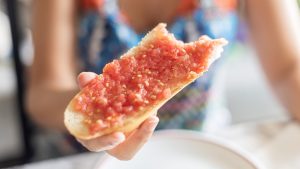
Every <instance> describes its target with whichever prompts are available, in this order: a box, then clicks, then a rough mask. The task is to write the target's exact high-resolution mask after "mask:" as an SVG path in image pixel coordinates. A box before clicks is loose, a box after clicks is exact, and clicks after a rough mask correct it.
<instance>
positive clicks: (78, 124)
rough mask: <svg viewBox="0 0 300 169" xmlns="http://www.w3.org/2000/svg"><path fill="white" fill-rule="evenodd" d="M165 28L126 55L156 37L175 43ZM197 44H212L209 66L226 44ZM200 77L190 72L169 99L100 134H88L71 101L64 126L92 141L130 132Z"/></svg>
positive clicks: (218, 40) (80, 116)
mask: <svg viewBox="0 0 300 169" xmlns="http://www.w3.org/2000/svg"><path fill="white" fill-rule="evenodd" d="M165 27H166V24H162V23H161V24H159V25H158V26H156V27H155V28H154V29H153V30H152V31H150V32H149V33H148V34H147V35H146V36H145V37H144V38H143V40H142V41H141V42H140V44H139V45H138V46H136V47H134V48H132V49H130V50H129V51H128V52H127V54H130V56H132V57H134V56H135V53H137V52H138V50H139V48H140V47H143V46H148V45H147V44H148V43H149V42H151V41H152V40H155V39H156V38H157V37H160V36H166V35H167V36H168V38H170V39H171V40H172V41H173V40H175V41H176V39H175V37H174V36H173V35H172V34H170V33H168V31H167V30H166V29H165ZM198 42H201V43H207V42H209V43H214V48H213V50H212V51H211V53H210V56H209V59H210V61H209V64H211V63H212V62H213V61H214V60H215V59H217V58H218V57H219V56H220V54H221V52H222V51H223V48H222V47H223V46H224V45H225V44H226V43H227V41H226V40H224V39H217V40H211V39H210V38H208V37H206V36H202V37H201V38H199V40H198ZM178 43H182V42H180V41H178ZM192 43H193V42H192ZM123 56H125V57H126V56H128V55H123ZM207 67H208V66H207ZM201 75H202V74H196V73H195V72H190V74H189V77H190V78H189V79H188V80H186V81H181V82H178V84H177V86H172V87H171V86H170V87H171V93H172V94H171V97H169V98H168V99H165V100H162V101H160V102H159V103H157V104H155V105H150V106H147V107H144V108H143V109H142V110H140V112H139V113H135V114H136V116H134V117H128V118H126V120H125V121H124V125H123V126H121V127H117V128H106V129H103V130H102V131H101V132H97V133H95V134H93V135H91V133H90V132H89V129H88V126H86V125H85V123H83V120H84V118H85V117H84V116H83V115H82V113H78V112H73V111H72V108H71V103H72V101H71V102H70V104H69V105H68V107H67V109H66V110H65V114H64V122H65V125H66V127H67V129H68V130H69V132H70V133H71V134H72V135H74V136H75V137H77V138H80V139H92V138H95V137H99V136H102V135H106V134H109V133H112V132H116V131H120V132H130V131H132V130H134V129H135V128H137V127H138V126H139V125H140V124H141V123H142V122H143V121H144V120H145V119H147V118H148V117H149V116H150V115H152V114H154V113H155V112H156V111H157V110H158V109H159V108H160V107H161V106H162V105H163V104H165V103H166V102H167V101H168V100H169V99H170V98H172V97H173V96H174V95H176V94H177V93H178V92H179V91H180V90H182V89H183V88H184V87H185V86H187V85H188V84H190V83H191V82H193V81H194V80H195V79H197V78H198V77H200V76H201ZM79 94H80V93H79Z"/></svg>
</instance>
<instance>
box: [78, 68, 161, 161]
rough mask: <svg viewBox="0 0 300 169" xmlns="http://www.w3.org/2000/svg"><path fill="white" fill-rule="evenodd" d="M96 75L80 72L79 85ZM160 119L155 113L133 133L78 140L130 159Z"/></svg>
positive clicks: (96, 149) (87, 145) (87, 146)
mask: <svg viewBox="0 0 300 169" xmlns="http://www.w3.org/2000/svg"><path fill="white" fill-rule="evenodd" d="M96 76H97V74H95V73H91V72H82V73H80V74H79V75H78V83H79V87H80V88H83V87H84V86H85V85H87V84H88V83H89V82H90V81H91V80H92V79H94V78H95V77H96ZM158 121H159V119H158V117H157V116H156V114H155V115H153V116H151V117H149V118H148V119H146V120H145V121H144V122H143V123H142V124H141V125H140V126H139V127H138V128H137V129H136V130H134V131H132V132H131V133H122V132H116V133H112V134H108V135H105V136H101V137H98V138H94V139H90V140H82V139H77V140H78V141H79V142H80V143H81V144H82V145H83V146H84V147H86V148H87V149H88V150H90V151H94V152H99V151H106V152H107V153H109V154H110V155H112V156H114V157H116V158H118V159H119V160H130V159H132V158H133V156H134V155H135V154H136V153H137V151H138V150H139V149H140V148H141V147H142V146H143V145H144V144H145V143H146V142H147V140H148V139H149V138H150V137H151V136H152V134H153V131H154V129H155V127H156V126H157V124H158Z"/></svg>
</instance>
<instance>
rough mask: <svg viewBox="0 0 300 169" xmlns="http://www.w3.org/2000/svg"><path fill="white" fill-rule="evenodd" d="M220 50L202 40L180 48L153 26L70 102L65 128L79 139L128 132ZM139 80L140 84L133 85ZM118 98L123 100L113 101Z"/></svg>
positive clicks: (180, 44) (218, 45)
mask: <svg viewBox="0 0 300 169" xmlns="http://www.w3.org/2000/svg"><path fill="white" fill-rule="evenodd" d="M226 44H227V41H226V40H225V39H222V38H221V39H215V40H212V39H210V38H209V37H207V36H202V37H200V38H199V39H198V40H197V41H195V42H191V43H186V44H184V43H183V42H182V41H178V40H176V39H175V37H174V36H173V34H170V33H168V31H167V30H166V24H163V23H160V24H158V25H157V26H156V27H155V28H154V29H153V30H152V31H150V32H149V33H148V34H147V35H146V36H145V37H144V38H143V39H142V41H141V42H140V43H139V44H138V45H137V46H136V47H133V48H132V49H130V50H129V51H128V52H127V53H125V54H123V55H122V56H121V57H120V59H118V60H114V61H113V62H111V63H108V64H107V65H106V66H105V67H104V69H103V73H102V74H101V75H99V76H98V77H97V78H96V79H94V80H93V81H92V82H90V83H89V84H88V85H87V87H85V88H84V89H82V91H81V92H79V93H78V94H77V95H76V96H75V97H74V98H73V99H72V100H71V102H70V103H69V105H68V106H67V108H66V110H65V113H64V123H65V126H66V127H67V129H68V130H69V132H70V133H71V134H72V135H74V136H75V137H77V138H80V139H92V138H95V137H99V136H102V135H106V134H109V133H112V132H116V131H120V132H130V131H132V130H134V129H135V128H137V127H138V126H139V125H140V124H141V123H142V122H143V121H144V120H145V119H147V118H148V117H149V116H151V115H152V114H153V113H155V112H156V111H157V110H158V109H159V108H160V107H161V106H162V105H163V104H165V103H166V102H167V101H168V100H169V99H171V98H172V97H173V96H174V95H176V94H177V93H178V92H180V90H182V89H183V88H184V87H185V86H187V85H188V84H190V83H191V82H193V81H194V80H196V79H197V78H198V77H200V76H201V75H202V74H203V73H204V72H205V71H207V70H208V68H209V66H210V65H211V64H212V63H213V61H215V60H216V59H217V58H219V57H220V54H221V52H222V51H223V46H224V45H226ZM132 61H134V64H133V62H132ZM137 72H138V73H137ZM139 73H140V74H139ZM139 77H141V78H143V79H140V80H139V81H135V79H138V78H139ZM120 79H121V80H120ZM124 79H125V80H124ZM111 86H113V87H111ZM120 86H125V87H124V88H120ZM103 91H104V93H105V92H106V94H103ZM101 92H102V93H101ZM91 93H92V94H91ZM93 93H97V94H93ZM99 93H100V94H99ZM121 96H122V98H123V100H122V99H119V100H118V98H119V97H121ZM95 100H97V101H95ZM120 100H122V102H120ZM87 103H88V104H87ZM78 105H79V106H78ZM115 105H118V107H117V108H115V107H113V106H115Z"/></svg>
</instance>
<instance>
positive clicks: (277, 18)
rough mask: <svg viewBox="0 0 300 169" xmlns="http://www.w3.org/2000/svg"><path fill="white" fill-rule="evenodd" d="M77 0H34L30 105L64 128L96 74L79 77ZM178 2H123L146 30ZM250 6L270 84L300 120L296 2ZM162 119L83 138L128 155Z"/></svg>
mask: <svg viewBox="0 0 300 169" xmlns="http://www.w3.org/2000/svg"><path fill="white" fill-rule="evenodd" d="M75 2H76V1H74V0H63V1H61V0H36V1H34V3H33V41H34V45H35V57H34V62H33V65H32V66H31V70H30V72H29V75H30V79H29V82H28V89H27V99H26V101H27V108H28V112H29V115H30V116H31V117H32V119H33V120H34V121H35V122H36V123H37V124H40V125H41V126H43V127H45V128H49V129H57V130H60V131H65V126H64V124H63V112H64V109H65V107H66V105H67V104H68V102H69V101H70V100H71V98H72V97H73V96H74V95H75V94H76V93H77V92H78V91H79V90H80V87H83V86H85V85H86V84H87V83H88V82H89V81H90V80H91V79H92V78H93V77H94V76H95V74H94V73H91V72H85V73H81V74H80V75H79V76H78V77H76V75H77V74H78V73H79V70H80V69H79V66H78V63H77V58H78V56H77V54H76V52H75V51H76V47H75V42H76V31H77V30H76V18H77V15H78V10H77V9H78V8H77V6H78V4H77V3H75ZM178 2H179V1H178V0H166V1H160V0H153V1H140V0H131V1H127V0H120V3H119V6H120V9H121V10H122V11H123V12H124V13H126V14H127V17H128V19H129V20H130V21H131V23H132V27H133V29H135V30H136V31H137V32H145V31H148V30H149V29H151V28H152V27H154V26H155V25H156V23H158V22H160V21H164V22H167V23H170V22H172V19H173V18H171V17H170V16H172V12H173V11H174V9H175V7H176V5H177V4H178ZM158 5H159V8H157V7H158ZM136 6H139V8H136ZM160 9H164V10H160ZM245 9H246V10H245V11H244V12H245V13H244V15H245V18H246V20H247V22H248V25H249V27H250V33H251V38H252V41H253V44H255V46H256V50H257V53H258V54H259V58H260V61H261V64H262V67H263V69H264V70H265V73H266V76H267V78H268V80H269V82H270V85H271V86H272V88H273V89H274V91H275V92H276V93H277V95H278V97H279V99H280V100H281V101H282V103H283V105H284V106H285V107H286V108H287V109H288V110H289V112H290V113H291V115H292V116H293V117H295V119H297V120H300V104H298V100H300V64H299V63H300V60H299V57H300V46H299V44H300V42H299V41H300V31H298V29H299V27H300V24H299V21H300V18H299V13H298V11H297V6H296V1H295V0H285V1H283V0H264V1H261V0H245ZM76 78H77V79H78V80H77V81H78V84H77V82H76ZM41 96H43V97H41ZM157 123H158V118H157V117H156V116H153V117H150V118H148V119H147V120H145V122H144V123H142V124H141V126H140V127H139V128H137V129H136V130H135V131H133V132H131V133H113V134H111V135H107V136H102V137H99V138H96V139H92V140H78V141H79V142H80V143H81V144H82V145H83V146H85V147H86V148H87V149H88V150H90V151H103V150H106V151H107V152H108V153H110V154H111V155H113V156H115V157H116V158H119V159H121V160H129V159H131V158H132V157H133V156H134V154H135V153H136V152H137V151H138V150H139V149H140V148H141V147H142V145H143V144H144V143H145V142H146V141H147V140H148V139H149V138H150V137H151V135H152V133H153V131H154V129H155V127H156V125H157Z"/></svg>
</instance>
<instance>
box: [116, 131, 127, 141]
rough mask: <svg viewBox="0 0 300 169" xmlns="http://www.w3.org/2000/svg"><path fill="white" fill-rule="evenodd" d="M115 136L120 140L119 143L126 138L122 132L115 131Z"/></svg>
mask: <svg viewBox="0 0 300 169" xmlns="http://www.w3.org/2000/svg"><path fill="white" fill-rule="evenodd" d="M114 137H115V138H116V139H117V140H118V141H117V142H118V143H121V142H123V141H124V140H125V135H124V134H123V133H122V132H117V133H115V135H114Z"/></svg>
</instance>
